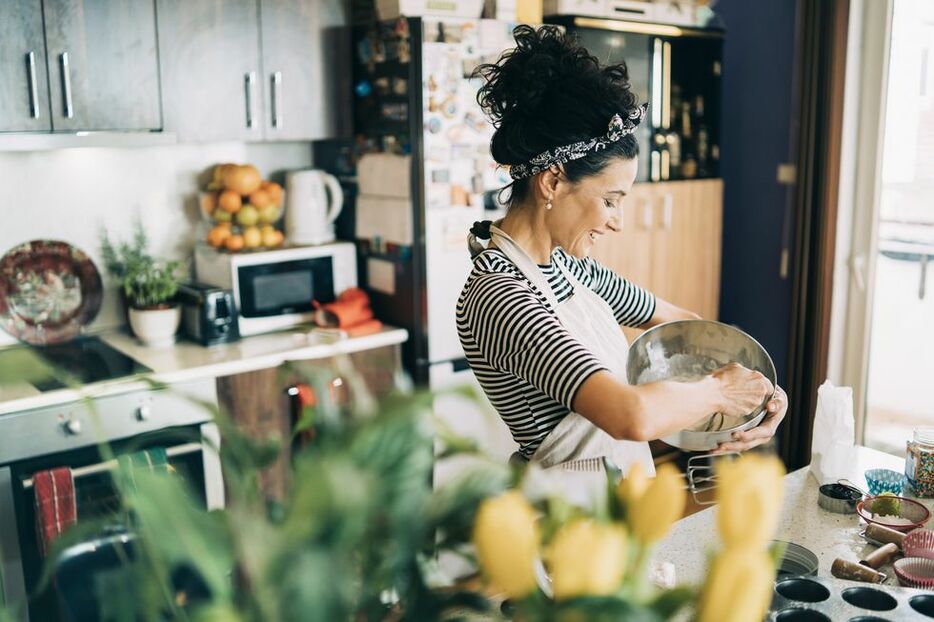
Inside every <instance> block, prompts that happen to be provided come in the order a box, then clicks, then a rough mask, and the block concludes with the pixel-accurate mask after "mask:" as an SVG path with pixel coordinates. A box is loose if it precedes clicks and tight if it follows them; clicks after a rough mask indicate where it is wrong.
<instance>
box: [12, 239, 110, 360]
mask: <svg viewBox="0 0 934 622" xmlns="http://www.w3.org/2000/svg"><path fill="white" fill-rule="evenodd" d="M101 291H102V288H101V276H100V274H99V273H98V271H97V268H96V267H94V263H93V262H92V261H91V259H90V258H89V257H88V256H87V255H86V254H84V253H83V252H82V251H80V250H78V249H77V248H75V247H74V246H72V245H71V244H68V243H67V242H61V241H57V240H33V241H32V242H26V243H25V244H20V245H19V246H17V247H15V248H13V249H11V250H10V251H9V252H7V254H6V255H4V256H3V257H2V258H0V327H2V328H3V329H4V330H6V331H7V332H8V333H10V334H11V335H13V336H14V337H16V338H17V339H20V340H22V341H25V342H27V343H31V344H33V345H46V344H53V343H61V342H64V341H68V340H70V339H72V338H73V337H75V336H77V335H78V333H80V332H81V328H82V327H83V326H85V325H87V324H89V323H90V322H91V321H92V320H93V319H94V318H95V317H96V316H97V312H98V311H99V310H100V307H101Z"/></svg>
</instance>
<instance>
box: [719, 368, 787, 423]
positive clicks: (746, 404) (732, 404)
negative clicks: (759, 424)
mask: <svg viewBox="0 0 934 622" xmlns="http://www.w3.org/2000/svg"><path fill="white" fill-rule="evenodd" d="M712 375H713V377H714V378H715V379H716V380H717V382H718V384H719V386H720V395H721V396H722V398H723V404H722V405H721V407H720V412H722V413H723V414H724V415H727V416H729V417H743V416H745V415H748V414H749V413H751V412H752V411H754V410H755V409H757V408H758V407H759V406H761V405H762V403H763V402H764V401H765V398H766V397H768V396H769V395H771V394H772V391H773V387H772V383H771V382H769V380H768V378H766V377H765V376H763V375H762V374H761V373H759V372H757V371H753V370H751V369H747V368H745V367H743V366H742V365H740V364H739V363H730V364H729V365H724V366H723V367H721V368H720V369H718V370H717V371H715V372H714V373H713V374H712Z"/></svg>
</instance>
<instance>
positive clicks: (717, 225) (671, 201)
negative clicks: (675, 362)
mask: <svg viewBox="0 0 934 622" xmlns="http://www.w3.org/2000/svg"><path fill="white" fill-rule="evenodd" d="M722 221H723V182H722V181H721V180H719V179H705V180H699V181H679V182H669V183H658V184H636V185H634V186H633V189H632V192H631V193H630V195H629V196H627V197H626V199H625V201H624V205H623V231H622V232H620V233H619V234H611V235H606V236H604V237H603V238H601V239H600V240H599V241H598V242H597V245H596V247H595V248H594V251H593V255H594V257H595V258H596V259H597V260H598V261H601V262H602V263H603V264H605V265H606V266H608V267H610V268H612V269H613V270H615V271H616V272H618V273H619V274H621V275H623V276H624V277H626V278H627V279H629V280H631V281H632V282H634V283H636V284H638V285H640V286H642V287H644V288H646V289H648V290H649V291H651V292H652V293H654V294H656V295H657V296H659V297H661V298H663V299H665V300H667V301H669V302H671V303H673V304H676V305H678V306H679V307H683V308H685V309H689V310H691V311H694V312H695V313H698V314H700V315H701V317H703V318H706V319H717V315H718V303H719V297H720V250H721V236H722Z"/></svg>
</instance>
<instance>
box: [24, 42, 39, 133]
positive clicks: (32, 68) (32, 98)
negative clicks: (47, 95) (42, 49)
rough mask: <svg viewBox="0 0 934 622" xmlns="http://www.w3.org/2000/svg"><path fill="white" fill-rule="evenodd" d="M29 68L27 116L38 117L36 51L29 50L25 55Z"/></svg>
mask: <svg viewBox="0 0 934 622" xmlns="http://www.w3.org/2000/svg"><path fill="white" fill-rule="evenodd" d="M26 63H27V65H28V68H29V116H31V117H32V118H33V119H38V118H39V84H38V81H37V80H36V53H35V52H32V51H30V52H29V54H27V55H26Z"/></svg>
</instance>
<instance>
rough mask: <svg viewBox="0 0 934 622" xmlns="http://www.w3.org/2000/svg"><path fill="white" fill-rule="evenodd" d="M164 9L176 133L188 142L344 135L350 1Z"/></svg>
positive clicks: (170, 124)
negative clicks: (342, 81) (343, 42)
mask: <svg viewBox="0 0 934 622" xmlns="http://www.w3.org/2000/svg"><path fill="white" fill-rule="evenodd" d="M158 8H159V45H160V53H161V65H162V68H161V70H162V82H163V101H164V105H165V118H166V124H165V127H166V130H167V131H171V132H174V133H176V134H177V135H178V137H179V139H180V140H182V141H217V140H314V139H320V138H328V137H332V136H334V135H335V134H336V128H337V113H338V110H339V108H340V104H339V94H340V89H339V87H338V84H337V80H338V75H339V74H340V72H339V68H338V67H336V66H334V63H333V61H334V58H335V57H341V56H342V54H340V53H337V51H338V50H339V47H337V45H338V44H337V43H336V42H335V41H334V39H336V35H337V31H338V29H339V28H340V27H341V26H342V25H344V24H346V16H345V12H344V11H345V8H344V3H343V2H341V0H317V1H315V2H308V1H307V0H261V1H257V0H219V1H218V2H212V3H194V4H192V3H190V2H185V1H184V0H158ZM346 88H347V90H348V92H349V86H347V87H346Z"/></svg>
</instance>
